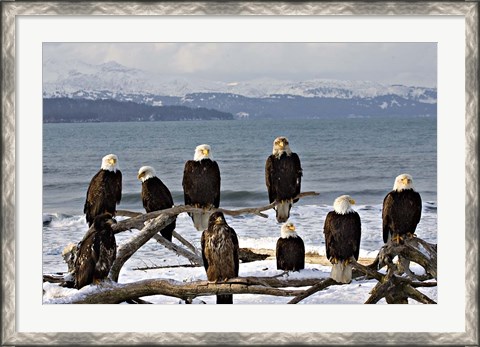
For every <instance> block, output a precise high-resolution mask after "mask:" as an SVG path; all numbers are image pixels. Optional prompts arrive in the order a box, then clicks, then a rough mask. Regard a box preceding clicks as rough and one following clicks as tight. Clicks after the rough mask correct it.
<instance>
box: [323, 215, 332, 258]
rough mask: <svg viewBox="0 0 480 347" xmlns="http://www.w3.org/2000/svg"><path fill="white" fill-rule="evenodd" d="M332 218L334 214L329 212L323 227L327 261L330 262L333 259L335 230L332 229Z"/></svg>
mask: <svg viewBox="0 0 480 347" xmlns="http://www.w3.org/2000/svg"><path fill="white" fill-rule="evenodd" d="M332 216H334V212H328V214H327V217H326V218H325V222H324V225H323V234H324V236H325V251H326V255H327V259H329V260H330V258H331V257H332V254H331V248H332V239H333V236H332V234H333V233H334V230H333V229H332Z"/></svg>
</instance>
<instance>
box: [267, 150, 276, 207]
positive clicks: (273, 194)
mask: <svg viewBox="0 0 480 347" xmlns="http://www.w3.org/2000/svg"><path fill="white" fill-rule="evenodd" d="M274 158H275V157H274V156H273V154H271V155H270V156H269V157H268V158H267V161H266V163H265V183H266V185H267V191H268V201H269V202H270V203H272V202H274V201H275V198H276V196H277V192H276V190H275V185H274V184H273V159H274Z"/></svg>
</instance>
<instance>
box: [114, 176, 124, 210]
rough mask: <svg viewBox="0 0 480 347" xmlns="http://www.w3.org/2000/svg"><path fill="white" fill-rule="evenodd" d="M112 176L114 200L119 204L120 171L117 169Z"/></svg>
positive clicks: (120, 192) (120, 195)
mask: <svg viewBox="0 0 480 347" xmlns="http://www.w3.org/2000/svg"><path fill="white" fill-rule="evenodd" d="M113 177H114V178H113V185H114V191H115V193H114V194H115V201H116V202H117V204H119V203H120V200H122V172H121V171H120V170H117V171H116V172H115V174H114V176H113Z"/></svg>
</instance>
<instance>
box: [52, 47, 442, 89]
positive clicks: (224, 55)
mask: <svg viewBox="0 0 480 347" xmlns="http://www.w3.org/2000/svg"><path fill="white" fill-rule="evenodd" d="M44 57H45V58H46V59H48V58H53V57H54V58H55V59H79V60H81V61H84V62H87V63H91V64H101V63H104V62H107V61H112V60H113V61H117V62H118V63H120V64H122V65H125V66H128V67H132V68H138V69H142V70H146V71H150V72H152V73H159V74H162V75H165V76H169V77H171V76H176V77H186V78H189V77H195V78H202V79H211V80H222V81H234V80H248V79H255V78H275V79H288V80H306V79H313V78H330V79H341V80H369V81H376V82H380V83H387V84H406V85H423V86H436V83H437V82H436V76H437V47H436V43H388V42H387V43H283V42H281V43H248V42H247V43H52V44H50V43H49V44H44Z"/></svg>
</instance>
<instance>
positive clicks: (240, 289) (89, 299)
mask: <svg viewBox="0 0 480 347" xmlns="http://www.w3.org/2000/svg"><path fill="white" fill-rule="evenodd" d="M301 292H302V291H301V290H286V289H277V288H272V287H265V286H261V285H250V284H242V283H233V282H232V283H230V282H225V283H210V282H208V281H196V282H189V283H183V282H178V281H174V280H162V279H148V280H143V281H138V282H132V283H124V284H118V283H115V282H103V283H102V284H100V285H98V286H97V288H96V290H92V291H91V292H87V293H85V292H83V293H79V294H78V295H77V294H74V295H72V296H70V297H67V298H62V299H60V300H51V301H50V302H49V303H62V304H65V303H71V304H118V303H121V302H125V301H127V300H132V299H137V298H141V297H145V296H150V295H167V296H172V297H176V298H179V299H182V300H186V301H189V300H191V299H192V298H195V297H198V296H204V295H219V294H220V295H222V294H261V295H274V296H295V295H298V294H300V293H301Z"/></svg>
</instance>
